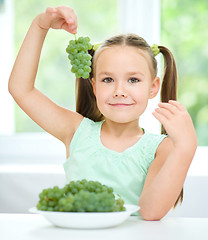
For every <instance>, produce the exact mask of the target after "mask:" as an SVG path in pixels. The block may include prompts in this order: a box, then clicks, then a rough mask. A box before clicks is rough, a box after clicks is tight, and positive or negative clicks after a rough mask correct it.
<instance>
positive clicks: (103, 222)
mask: <svg viewBox="0 0 208 240" xmlns="http://www.w3.org/2000/svg"><path fill="white" fill-rule="evenodd" d="M124 206H125V207H126V210H125V211H122V212H103V213H100V212H99V213H97V212H96V213H95V212H90V213H89V212H84V213H83V212H52V211H40V210H37V208H36V207H33V208H30V209H29V212H31V213H39V214H41V215H43V216H44V217H45V218H46V219H47V220H48V221H49V222H51V223H52V224H54V225H56V226H58V227H64V228H85V229H89V228H91V229H92V228H107V227H113V226H116V225H119V224H121V223H122V222H124V221H125V220H126V219H127V218H128V217H129V216H130V215H131V214H132V213H134V212H137V211H138V210H139V209H140V207H139V206H137V205H130V204H129V205H128V204H126V205H124Z"/></svg>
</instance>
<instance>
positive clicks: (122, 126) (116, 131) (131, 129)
mask: <svg viewBox="0 0 208 240" xmlns="http://www.w3.org/2000/svg"><path fill="white" fill-rule="evenodd" d="M102 132H105V133H107V134H110V135H111V136H114V137H119V138H122V137H133V136H138V135H143V130H142V129H141V128H140V127H139V121H138V120H135V121H132V122H129V123H117V122H113V121H111V120H109V119H106V120H105V122H104V123H103V125H102Z"/></svg>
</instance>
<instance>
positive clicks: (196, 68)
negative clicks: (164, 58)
mask: <svg viewBox="0 0 208 240" xmlns="http://www.w3.org/2000/svg"><path fill="white" fill-rule="evenodd" d="M161 13H162V16H161V17H162V18H161V27H162V29H161V33H162V36H161V37H162V38H161V39H162V40H161V43H162V44H164V45H166V46H168V47H169V48H170V49H171V50H172V51H173V54H174V56H175V59H176V63H177V67H178V79H179V81H178V100H179V101H180V102H181V103H183V104H184V105H185V106H186V107H187V108H188V111H189V113H190V114H191V117H192V119H193V122H194V125H195V129H196V131H197V138H198V144H199V145H208V67H207V64H208V44H207V41H208V31H207V24H208V1H207V0H197V1H195V0H162V10H161Z"/></svg>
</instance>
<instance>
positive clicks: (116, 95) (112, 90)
mask: <svg viewBox="0 0 208 240" xmlns="http://www.w3.org/2000/svg"><path fill="white" fill-rule="evenodd" d="M159 86H160V81H159V78H158V77H156V78H155V79H153V78H152V73H151V72H150V60H149V59H148V57H147V56H146V55H145V52H143V51H141V50H139V49H137V48H136V47H131V46H113V47H108V48H106V49H103V50H102V52H101V53H100V54H99V55H98V57H97V59H96V71H95V79H93V90H94V94H95V96H96V99H97V106H98V108H99V110H100V112H101V113H102V114H103V115H104V116H105V118H106V119H110V120H111V121H114V122H118V123H127V122H131V121H135V120H138V119H139V116H140V115H141V114H142V113H143V112H144V111H145V109H146V107H147V104H148V99H150V98H153V97H154V96H155V95H156V94H157V92H158V91H159Z"/></svg>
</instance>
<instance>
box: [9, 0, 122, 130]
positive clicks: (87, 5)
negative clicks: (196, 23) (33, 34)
mask: <svg viewBox="0 0 208 240" xmlns="http://www.w3.org/2000/svg"><path fill="white" fill-rule="evenodd" d="M117 4H118V3H117V0H105V1H103V0H96V1H95V0H87V1H86V0H79V1H77V0H70V1H69V0H68V1H67V0H62V1H60V0H59V1H58V0H50V1H48V0H30V1H27V0H21V1H17V0H14V14H15V19H14V31H15V35H14V38H15V40H14V42H15V56H16V54H17V53H18V51H19V48H20V46H21V44H22V41H23V39H24V36H25V34H26V31H27V29H28V28H29V26H30V24H31V22H32V20H33V19H34V17H35V16H36V15H37V14H39V13H40V12H42V11H44V10H45V9H46V8H47V7H49V6H52V7H53V6H58V5H67V6H70V7H72V8H73V9H74V10H75V13H76V14H77V16H78V24H79V26H78V33H77V37H80V36H89V37H90V38H91V42H92V43H95V42H101V41H102V40H103V39H105V38H107V37H108V36H111V35H113V34H116V33H118V14H117V12H118V7H117ZM71 39H74V36H73V35H72V34H69V33H67V32H65V31H63V30H50V31H49V32H48V35H47V37H46V40H45V43H44V46H43V51H42V54H41V60H40V66H39V69H38V74H37V79H36V87H37V88H38V89H40V91H42V92H43V93H44V94H46V95H47V96H48V97H49V98H51V99H52V100H53V101H54V102H55V103H57V104H59V105H61V106H63V107H66V108H69V109H72V110H75V76H74V74H72V73H71V71H70V68H71V67H70V62H69V60H68V55H67V53H66V50H65V49H66V47H67V45H68V42H69V40H71ZM15 120H16V121H15V124H16V126H15V127H16V132H40V131H43V130H42V129H41V128H40V127H39V126H38V125H37V124H35V123H34V122H33V121H32V120H31V119H30V118H29V117H27V116H26V114H25V113H24V112H23V111H22V110H21V109H20V108H19V107H18V106H16V107H15Z"/></svg>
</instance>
